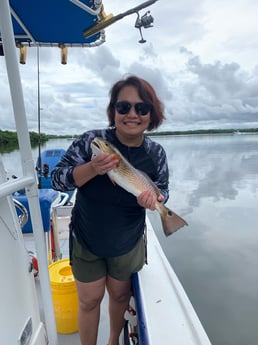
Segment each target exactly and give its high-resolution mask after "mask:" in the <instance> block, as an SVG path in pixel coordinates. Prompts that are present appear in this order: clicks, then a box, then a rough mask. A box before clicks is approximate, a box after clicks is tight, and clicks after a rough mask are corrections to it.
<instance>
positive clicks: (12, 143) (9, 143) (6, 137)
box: [0, 130, 49, 152]
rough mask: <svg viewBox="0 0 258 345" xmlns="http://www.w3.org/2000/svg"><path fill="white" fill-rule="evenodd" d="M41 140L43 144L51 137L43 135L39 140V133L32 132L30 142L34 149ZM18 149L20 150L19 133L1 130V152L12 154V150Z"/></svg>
mask: <svg viewBox="0 0 258 345" xmlns="http://www.w3.org/2000/svg"><path fill="white" fill-rule="evenodd" d="M39 139H40V141H41V142H42V143H43V142H46V141H48V139H49V136H48V135H46V134H44V133H42V134H41V135H40V138H39V135H38V133H36V132H30V142H31V146H32V147H35V146H37V145H38V143H39ZM16 148H18V137H17V133H16V132H14V131H2V130H0V152H10V150H11V151H12V150H14V149H16ZM9 149H10V150H9Z"/></svg>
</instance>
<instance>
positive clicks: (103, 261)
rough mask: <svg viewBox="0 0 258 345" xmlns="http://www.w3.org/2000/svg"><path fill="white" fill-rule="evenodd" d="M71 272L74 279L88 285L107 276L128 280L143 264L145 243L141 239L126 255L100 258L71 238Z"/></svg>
mask: <svg viewBox="0 0 258 345" xmlns="http://www.w3.org/2000/svg"><path fill="white" fill-rule="evenodd" d="M72 241H73V243H72V258H71V259H72V260H71V263H72V271H73V275H74V277H75V279H77V280H78V281H81V282H85V283H89V282H93V281H96V280H98V279H100V278H102V277H105V276H107V275H109V276H111V277H112V278H114V279H117V280H128V279H129V278H130V277H131V275H132V273H134V272H138V271H139V270H140V269H141V268H142V267H143V265H144V262H145V243H144V239H143V238H141V239H140V240H139V241H138V242H137V244H136V246H135V247H134V248H133V249H132V250H131V251H130V252H128V253H126V254H124V255H121V256H116V257H110V258H100V257H98V256H96V255H94V254H92V253H91V252H90V251H88V250H87V249H85V248H83V247H82V246H81V244H80V243H79V242H78V241H77V240H76V238H74V237H73V238H72Z"/></svg>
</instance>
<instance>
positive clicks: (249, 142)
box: [2, 135, 258, 345]
mask: <svg viewBox="0 0 258 345" xmlns="http://www.w3.org/2000/svg"><path fill="white" fill-rule="evenodd" d="M155 140H157V141H159V142H160V143H161V144H162V145H163V146H164V148H165V150H166V152H167V156H168V161H169V169H170V177H171V178H170V180H171V181H170V199H169V201H168V203H167V205H168V206H169V207H170V208H171V209H172V210H174V211H175V212H177V213H178V214H179V215H181V216H183V217H184V218H185V219H186V220H187V222H188V223H189V226H188V227H185V228H183V229H181V230H179V231H178V232H177V233H176V234H174V235H172V236H171V237H168V238H166V237H165V236H164V234H163V233H162V230H161V227H160V221H159V217H158V216H157V213H156V212H150V213H149V215H150V218H151V221H152V223H153V225H154V226H155V228H156V233H157V236H158V238H159V240H160V242H161V245H162V247H163V249H164V251H165V253H166V255H167V258H168V260H169V262H170V263H171V265H172V266H173V268H174V270H175V272H176V274H177V275H178V277H179V279H180V281H181V283H182V284H183V286H184V288H185V290H186V292H187V294H188V296H189V298H190V300H191V302H192V304H193V306H194V308H195V310H196V312H197V314H198V316H199V318H200V320H201V322H202V324H203V326H204V328H205V329H206V332H207V333H208V335H209V338H210V340H211V342H212V344H213V345H257V344H258V327H257V320H258V293H257V287H258V269H257V263H258V232H257V224H258V212H257V211H258V210H257V209H258V178H257V175H258V135H218V136H180V137H178V136H177V137H158V138H155ZM70 143H71V141H69V140H66V139H62V140H51V141H48V142H47V143H46V145H45V147H42V150H44V149H45V148H53V147H60V148H61V147H63V148H65V149H66V148H67V147H68V146H69V144H70ZM37 155H38V150H37V149H34V150H33V158H34V159H35V161H36V159H37ZM2 158H3V161H4V163H5V168H6V170H7V171H8V173H9V174H13V173H15V174H16V175H17V176H19V175H20V174H21V171H20V170H19V167H18V164H17V160H18V159H19V152H18V151H13V152H12V153H9V154H3V155H2ZM171 308H173V306H171Z"/></svg>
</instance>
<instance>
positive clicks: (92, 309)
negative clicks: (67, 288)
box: [76, 277, 106, 345]
mask: <svg viewBox="0 0 258 345" xmlns="http://www.w3.org/2000/svg"><path fill="white" fill-rule="evenodd" d="M105 285H106V277H103V278H101V279H99V280H97V281H95V282H91V283H83V282H80V281H78V280H76V286H77V291H78V296H79V314H78V318H79V333H80V339H81V345H96V344H97V336H98V326H99V318H100V303H101V301H102V298H103V296H104V293H105Z"/></svg>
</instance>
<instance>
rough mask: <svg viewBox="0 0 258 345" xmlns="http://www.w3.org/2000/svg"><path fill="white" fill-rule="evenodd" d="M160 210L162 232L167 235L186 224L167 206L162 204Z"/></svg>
mask: <svg viewBox="0 0 258 345" xmlns="http://www.w3.org/2000/svg"><path fill="white" fill-rule="evenodd" d="M161 209H162V212H160V217H161V223H162V227H163V231H164V234H165V235H166V236H169V235H171V234H173V233H174V232H176V231H177V230H179V229H181V228H182V227H183V226H185V225H188V224H187V222H186V221H185V220H184V219H183V218H182V217H180V216H179V215H178V214H176V213H175V212H173V211H172V210H170V209H169V208H168V207H166V206H165V205H163V207H162V208H161Z"/></svg>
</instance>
